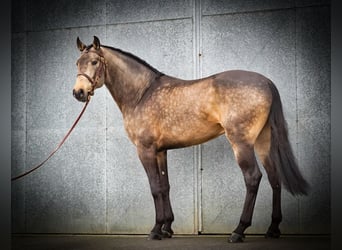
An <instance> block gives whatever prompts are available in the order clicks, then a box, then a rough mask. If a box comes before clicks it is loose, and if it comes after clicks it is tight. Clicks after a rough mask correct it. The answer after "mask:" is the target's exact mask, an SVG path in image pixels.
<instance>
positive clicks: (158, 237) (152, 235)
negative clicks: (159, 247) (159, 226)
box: [147, 232, 162, 240]
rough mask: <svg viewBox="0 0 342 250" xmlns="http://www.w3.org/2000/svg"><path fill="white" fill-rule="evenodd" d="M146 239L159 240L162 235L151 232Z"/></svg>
mask: <svg viewBox="0 0 342 250" xmlns="http://www.w3.org/2000/svg"><path fill="white" fill-rule="evenodd" d="M147 239H148V240H161V239H162V235H161V234H159V233H155V232H151V233H150V235H149V236H148V238H147Z"/></svg>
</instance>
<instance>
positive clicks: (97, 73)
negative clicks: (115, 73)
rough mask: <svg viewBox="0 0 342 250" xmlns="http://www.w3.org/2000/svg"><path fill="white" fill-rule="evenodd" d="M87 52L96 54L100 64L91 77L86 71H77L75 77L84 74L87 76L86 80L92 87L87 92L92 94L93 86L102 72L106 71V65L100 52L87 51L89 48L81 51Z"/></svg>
mask: <svg viewBox="0 0 342 250" xmlns="http://www.w3.org/2000/svg"><path fill="white" fill-rule="evenodd" d="M89 52H91V53H95V54H96V55H98V56H99V57H100V60H99V63H100V66H99V67H98V68H97V69H96V71H95V74H94V76H93V77H90V76H89V75H87V74H86V73H79V74H77V77H79V76H84V77H85V78H87V80H88V81H89V82H90V83H91V87H92V88H91V91H90V92H89V94H90V95H94V90H95V87H96V85H97V84H98V81H99V80H100V79H101V76H102V73H105V72H106V66H107V65H106V62H105V59H104V57H103V56H102V55H101V54H100V53H98V52H95V51H89V50H85V51H83V53H89Z"/></svg>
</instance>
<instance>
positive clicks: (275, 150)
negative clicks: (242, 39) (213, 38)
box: [73, 36, 309, 243]
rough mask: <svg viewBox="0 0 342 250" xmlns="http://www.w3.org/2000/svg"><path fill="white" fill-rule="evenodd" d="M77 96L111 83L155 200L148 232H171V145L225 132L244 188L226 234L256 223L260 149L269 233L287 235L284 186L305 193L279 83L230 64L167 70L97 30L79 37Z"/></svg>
mask: <svg viewBox="0 0 342 250" xmlns="http://www.w3.org/2000/svg"><path fill="white" fill-rule="evenodd" d="M76 42H77V48H78V49H79V50H80V52H81V55H80V57H79V59H78V60H77V63H76V64H77V70H78V73H77V77H76V82H75V85H74V88H73V95H74V97H75V98H76V99H77V100H79V101H81V102H86V101H88V100H89V99H90V97H91V96H92V95H94V91H95V90H96V89H98V88H100V87H102V86H103V85H105V86H106V87H107V89H108V90H109V92H110V94H111V96H112V97H113V99H114V101H115V102H116V103H117V105H118V107H119V109H120V111H121V113H122V117H123V121H124V127H125V130H126V132H127V134H128V137H129V138H130V140H131V141H132V142H133V144H134V145H135V146H136V148H137V154H138V157H139V159H140V161H141V163H142V165H143V167H144V169H145V171H146V174H147V177H148V180H149V184H150V189H151V193H152V197H153V200H154V205H155V224H154V227H153V228H152V230H151V232H150V234H149V236H148V239H151V240H160V239H162V238H171V237H172V236H173V234H174V232H173V230H172V227H171V224H172V222H173V221H174V214H173V211H172V207H171V203H170V198H169V192H170V184H169V178H168V167H167V150H169V149H177V148H182V147H189V146H193V145H197V144H201V143H204V142H206V141H208V140H211V139H214V138H216V137H218V136H220V135H222V134H225V136H226V138H227V140H228V141H229V143H230V144H231V146H232V149H233V152H234V156H235V159H236V161H237V163H238V165H239V167H240V168H241V171H242V174H243V177H244V182H245V188H246V195H245V201H244V206H243V209H242V214H241V217H240V220H239V222H238V225H237V227H236V229H235V230H234V231H233V232H232V233H231V235H230V237H229V238H228V242H232V243H235V242H243V238H244V237H245V235H244V231H245V230H246V228H248V227H249V226H251V221H252V215H253V210H254V205H255V200H256V196H257V192H258V187H259V183H260V180H261V177H262V174H261V171H260V169H259V167H258V164H257V160H256V154H257V155H258V157H259V159H260V161H261V163H262V165H263V167H264V168H265V170H266V173H267V176H268V180H269V182H270V185H271V187H272V194H273V200H272V216H271V219H272V220H271V225H270V226H269V228H268V230H267V231H266V234H265V236H266V237H268V238H278V237H280V235H281V232H280V230H279V224H280V222H281V221H282V212H281V189H282V186H284V187H285V189H286V190H287V191H289V192H290V193H291V194H292V195H307V194H308V190H309V184H308V182H307V181H306V180H305V179H304V177H303V175H302V174H301V172H300V170H299V167H298V164H297V162H296V159H295V157H294V154H293V150H292V148H291V145H290V142H289V139H288V130H287V124H286V120H285V118H284V114H283V109H282V102H281V99H280V95H279V92H278V90H277V88H276V86H275V85H274V83H273V82H272V81H271V80H270V79H268V78H266V77H265V76H263V75H261V74H259V73H256V72H250V71H243V70H230V71H225V72H222V73H218V74H215V75H212V76H209V77H206V78H202V79H197V80H182V79H178V78H175V77H172V76H168V75H165V74H163V73H161V72H160V71H158V70H157V69H155V68H154V67H152V66H151V65H149V64H148V63H146V62H145V61H144V60H142V59H140V58H138V57H137V56H135V55H133V54H131V53H129V52H125V51H122V50H120V49H117V48H114V47H109V46H105V45H101V43H100V40H99V38H98V37H96V36H94V40H93V43H92V44H90V45H88V46H87V45H85V44H84V43H82V42H81V41H80V39H79V38H78V37H77V40H76Z"/></svg>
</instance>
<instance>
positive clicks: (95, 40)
mask: <svg viewBox="0 0 342 250" xmlns="http://www.w3.org/2000/svg"><path fill="white" fill-rule="evenodd" d="M100 46H101V44H100V39H99V38H98V37H97V36H94V41H93V47H94V48H95V49H96V50H98V49H100Z"/></svg>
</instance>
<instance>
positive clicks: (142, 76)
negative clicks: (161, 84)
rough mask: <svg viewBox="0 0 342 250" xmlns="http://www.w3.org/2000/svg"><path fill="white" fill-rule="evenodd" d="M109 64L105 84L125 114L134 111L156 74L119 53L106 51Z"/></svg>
mask: <svg viewBox="0 0 342 250" xmlns="http://www.w3.org/2000/svg"><path fill="white" fill-rule="evenodd" d="M105 51H106V53H105V59H106V63H107V69H106V80H105V84H106V86H107V88H108V90H109V92H110V93H111V95H112V97H113V98H114V100H115V102H116V103H117V104H118V106H119V108H120V110H121V111H122V112H123V113H124V112H125V111H128V110H130V109H134V108H135V106H136V105H137V103H139V101H140V100H141V98H142V96H143V95H144V93H145V91H146V90H147V89H148V88H149V86H150V84H151V82H152V81H153V79H155V78H156V73H154V72H153V71H151V70H150V69H148V68H147V67H146V66H145V65H142V64H140V63H139V62H137V61H135V60H134V59H132V58H129V57H128V56H126V55H124V54H121V53H120V52H117V51H112V50H109V49H106V50H105Z"/></svg>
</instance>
